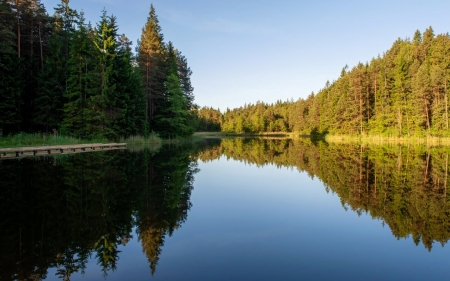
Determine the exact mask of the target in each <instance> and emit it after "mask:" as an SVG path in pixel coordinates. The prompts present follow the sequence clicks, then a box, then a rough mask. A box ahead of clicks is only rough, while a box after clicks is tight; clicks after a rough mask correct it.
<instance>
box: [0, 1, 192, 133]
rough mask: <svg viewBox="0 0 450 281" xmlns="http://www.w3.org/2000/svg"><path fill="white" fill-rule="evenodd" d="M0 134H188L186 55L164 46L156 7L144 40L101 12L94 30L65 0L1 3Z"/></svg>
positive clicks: (189, 88) (189, 87) (189, 103)
mask: <svg viewBox="0 0 450 281" xmlns="http://www.w3.org/2000/svg"><path fill="white" fill-rule="evenodd" d="M0 15H1V16H0V37H1V38H2V40H1V42H0V132H1V133H3V134H9V133H17V132H29V133H33V132H44V133H52V132H53V133H54V132H58V133H62V134H66V135H71V136H75V137H80V138H97V137H106V138H108V139H116V138H118V137H120V136H122V137H127V136H130V135H148V134H149V133H150V132H152V131H153V132H156V133H158V134H159V135H160V136H162V137H178V136H186V135H190V134H191V133H192V132H193V130H194V128H193V126H192V125H191V123H192V122H191V119H193V117H192V116H191V114H190V113H189V111H190V109H191V107H192V102H193V99H194V96H193V88H192V85H191V82H190V75H191V73H192V71H191V70H190V68H189V66H188V64H187V60H186V58H185V57H184V56H183V55H182V54H181V52H179V51H178V50H176V49H175V47H174V46H173V44H172V43H171V42H169V43H165V42H164V40H163V39H164V38H163V34H162V31H161V27H160V26H159V21H158V18H157V15H156V12H155V9H154V7H153V5H152V6H151V7H150V13H149V17H148V20H147V23H146V24H145V26H144V28H143V31H142V35H141V39H140V40H139V41H138V44H137V47H136V55H135V54H134V53H133V52H132V48H131V47H132V42H131V41H130V40H129V39H128V38H127V37H126V36H125V35H124V34H120V33H119V31H118V30H119V26H118V22H117V18H116V17H115V16H113V15H108V14H107V12H106V11H105V10H104V11H103V12H102V15H101V17H100V21H99V22H98V23H96V24H95V25H91V24H90V23H86V22H85V19H84V17H83V13H82V12H81V13H79V12H77V11H76V10H74V9H72V8H71V7H70V6H69V0H62V1H61V3H60V4H58V5H57V7H56V8H55V12H54V15H53V16H50V15H49V14H48V13H47V11H46V9H45V7H44V5H43V4H42V3H41V2H40V0H14V1H13V0H0Z"/></svg>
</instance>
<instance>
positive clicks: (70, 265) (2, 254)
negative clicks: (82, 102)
mask: <svg viewBox="0 0 450 281" xmlns="http://www.w3.org/2000/svg"><path fill="white" fill-rule="evenodd" d="M194 151H195V148H194V146H193V145H192V144H184V145H180V146H172V147H168V146H164V147H162V148H161V150H159V151H157V152H151V151H149V150H143V151H140V152H139V153H131V152H124V153H116V152H114V151H103V152H96V153H82V154H75V155H70V156H69V155H65V156H60V157H48V158H43V157H39V158H27V159H22V160H3V161H2V163H1V165H2V169H0V185H1V186H2V187H4V188H2V189H1V190H0V201H1V202H2V204H1V206H0V216H1V217H2V222H1V227H0V238H1V239H0V246H1V247H0V279H1V280H43V279H46V278H47V276H48V272H49V269H50V268H54V269H56V275H57V276H58V277H59V278H60V279H62V280H70V279H71V277H74V276H75V274H80V273H84V272H85V270H86V267H87V264H88V262H89V260H90V259H96V260H97V264H98V265H99V267H100V268H101V270H102V271H100V272H98V276H100V275H103V276H104V277H106V275H107V274H108V273H110V272H111V271H114V270H115V269H117V268H120V260H119V252H120V250H119V247H122V246H125V245H126V244H127V243H128V242H129V241H130V239H132V237H133V236H134V235H133V229H134V228H135V229H136V232H137V239H139V241H140V242H141V244H142V249H143V252H144V253H145V255H146V257H147V259H148V261H149V268H148V274H149V275H150V274H153V273H154V272H155V270H156V265H157V263H158V260H159V255H160V254H161V251H162V250H161V248H162V246H163V245H164V240H165V237H167V235H172V234H173V233H174V231H175V230H176V229H177V228H179V227H181V225H182V224H183V223H184V222H185V220H186V219H187V215H188V211H189V209H190V208H191V206H192V203H191V201H190V196H191V191H192V189H193V183H194V174H195V173H196V172H197V171H198V169H197V166H196V163H195V162H194V161H192V160H191V159H190V157H189V156H190V154H191V153H194ZM121 245H122V246H121ZM125 249H126V248H125Z"/></svg>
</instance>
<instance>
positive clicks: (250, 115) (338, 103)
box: [198, 27, 450, 138]
mask: <svg viewBox="0 0 450 281" xmlns="http://www.w3.org/2000/svg"><path fill="white" fill-rule="evenodd" d="M449 69H450V35H449V34H448V33H447V34H439V35H437V36H436V35H435V34H434V31H433V29H432V28H431V27H429V28H428V29H426V30H425V32H424V33H423V34H422V33H421V32H419V31H416V32H415V34H414V36H413V38H412V39H410V38H406V39H400V38H399V39H398V40H396V41H395V42H394V44H393V45H392V47H391V48H390V49H389V50H388V51H387V52H385V53H383V54H382V55H378V56H377V57H376V58H373V59H372V60H371V61H370V62H366V63H358V64H357V65H356V66H354V67H353V68H351V69H349V68H348V66H345V67H344V68H343V69H342V71H341V73H340V76H339V78H338V79H337V80H335V81H333V82H329V81H327V82H326V83H325V86H324V88H323V89H321V90H320V91H319V92H318V93H316V94H315V93H311V94H310V95H309V96H308V97H307V98H306V99H299V100H297V101H294V100H291V101H278V102H276V103H274V104H267V103H264V102H257V103H256V104H247V105H244V106H243V107H240V108H235V109H232V110H230V109H227V110H226V111H225V112H224V113H223V114H219V112H218V110H214V109H211V108H203V109H200V110H198V116H199V118H200V119H201V120H202V124H204V125H203V126H202V127H201V130H202V131H209V130H210V128H217V127H220V130H221V131H222V132H233V133H259V132H297V133H300V134H330V135H347V136H353V137H354V136H372V135H377V136H382V137H390V138H398V137H401V138H413V137H415V138H426V137H427V136H428V137H430V136H431V137H450V129H449V101H448V88H449V86H448V85H449V79H450V72H449Z"/></svg>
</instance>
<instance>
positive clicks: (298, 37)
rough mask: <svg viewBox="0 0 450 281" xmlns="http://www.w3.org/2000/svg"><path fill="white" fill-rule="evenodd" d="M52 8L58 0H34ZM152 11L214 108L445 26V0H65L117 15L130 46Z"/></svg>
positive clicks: (309, 81) (303, 84) (306, 84)
mask: <svg viewBox="0 0 450 281" xmlns="http://www.w3.org/2000/svg"><path fill="white" fill-rule="evenodd" d="M41 2H42V3H43V4H44V5H45V7H46V8H47V11H48V13H49V14H53V7H56V5H57V4H58V3H60V0H41ZM150 4H153V5H154V7H155V9H156V14H157V16H158V19H159V21H160V26H161V28H162V32H163V34H164V40H165V42H168V41H172V42H173V44H174V46H175V47H176V48H177V49H178V50H180V51H181V52H182V54H183V55H184V56H185V57H186V58H187V60H188V64H189V66H190V68H191V70H192V71H193V74H192V77H191V82H192V84H193V86H194V95H195V103H196V104H198V105H199V106H208V107H209V106H211V107H213V108H216V109H217V108H219V109H220V110H221V111H224V110H226V108H230V109H232V108H236V107H240V106H244V104H249V103H256V102H257V101H263V102H266V103H274V102H276V101H277V100H282V101H286V100H291V99H293V100H294V101H295V100H298V99H299V98H306V97H307V96H308V95H309V94H310V93H311V92H318V91H319V90H320V89H321V88H323V86H324V85H325V83H326V81H327V80H329V81H330V82H332V81H333V80H336V79H337V78H338V77H339V74H340V72H341V69H342V68H343V67H344V66H345V65H348V66H349V68H350V69H351V68H352V67H353V66H355V65H356V64H357V63H358V62H363V63H365V62H370V60H371V59H372V58H373V57H377V56H378V55H382V54H383V52H385V51H387V50H388V49H389V48H390V47H391V46H392V44H393V43H394V41H395V40H396V39H398V38H402V39H404V38H407V37H409V38H411V37H413V35H414V32H415V31H416V30H420V31H421V32H423V31H425V29H426V28H427V27H429V26H432V27H433V30H434V31H435V34H440V33H447V32H450V17H449V16H448V12H449V11H450V1H448V0H446V1H441V0H438V1H433V0H428V1H424V0H420V1H418V0H410V1H406V0H389V1H387V0H365V1H361V0H358V1H357V0H340V1H336V0H324V1H312V0H310V1H301V0H278V1H267V0H190V1H186V0H153V1H144V0H133V1H130V0H71V1H70V6H71V7H72V8H74V9H76V10H78V11H81V10H83V11H84V13H85V17H86V20H87V21H90V22H91V23H96V22H98V21H99V18H100V15H101V12H102V10H103V9H104V8H105V9H106V11H107V12H108V14H113V15H114V16H116V17H117V21H118V25H119V33H124V34H125V35H126V36H127V37H128V38H129V39H130V40H132V41H133V43H136V41H137V39H139V37H140V35H141V32H142V27H143V26H144V25H145V22H146V21H147V17H148V14H149V11H150Z"/></svg>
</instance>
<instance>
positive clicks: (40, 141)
mask: <svg viewBox="0 0 450 281" xmlns="http://www.w3.org/2000/svg"><path fill="white" fill-rule="evenodd" d="M104 142H107V140H106V139H91V140H84V139H78V138H74V137H68V136H62V135H57V134H25V133H20V134H17V135H10V136H6V137H0V148H10V147H26V146H40V145H69V144H83V143H104Z"/></svg>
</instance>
